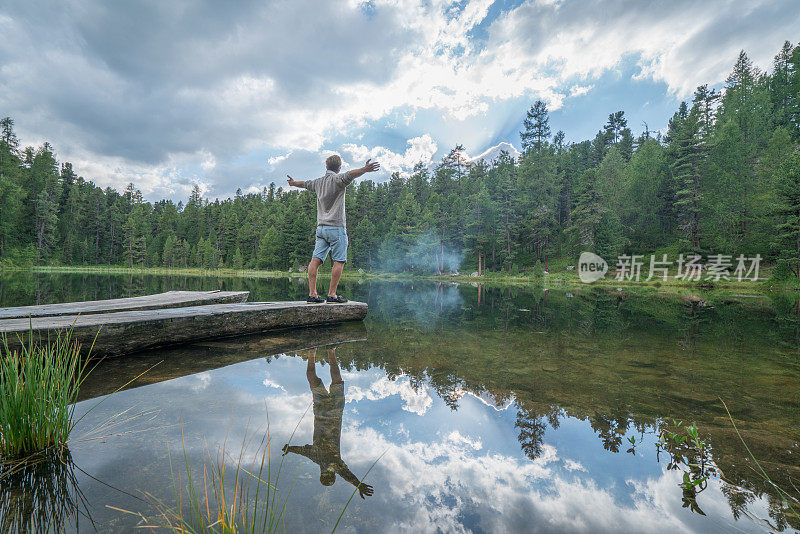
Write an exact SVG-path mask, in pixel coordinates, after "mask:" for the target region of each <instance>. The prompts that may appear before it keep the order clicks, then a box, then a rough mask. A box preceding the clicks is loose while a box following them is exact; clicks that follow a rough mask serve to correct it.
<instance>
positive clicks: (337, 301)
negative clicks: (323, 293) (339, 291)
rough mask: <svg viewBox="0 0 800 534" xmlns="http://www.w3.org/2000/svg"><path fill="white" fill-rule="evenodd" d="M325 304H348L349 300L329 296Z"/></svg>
mask: <svg viewBox="0 0 800 534" xmlns="http://www.w3.org/2000/svg"><path fill="white" fill-rule="evenodd" d="M325 302H336V303H337V304H344V303H345V302H347V299H346V298H344V297H339V296H336V297H331V296H330V295H328V298H327V299H325Z"/></svg>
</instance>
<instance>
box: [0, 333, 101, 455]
mask: <svg viewBox="0 0 800 534" xmlns="http://www.w3.org/2000/svg"><path fill="white" fill-rule="evenodd" d="M21 345H22V346H21V347H20V348H19V349H17V348H14V349H11V348H9V344H8V340H7V338H6V337H5V336H2V338H0V461H10V460H18V459H20V458H24V457H26V456H30V455H33V454H36V453H41V452H43V451H46V450H49V449H53V448H55V447H60V446H64V445H65V444H66V443H67V440H68V439H69V434H70V432H71V431H72V429H73V428H74V426H75V419H74V412H75V402H76V401H77V399H78V389H79V388H80V385H81V383H82V382H83V380H84V379H85V378H86V375H87V374H88V373H87V369H88V365H89V361H90V359H89V358H88V357H87V358H82V357H81V354H80V345H79V344H78V343H77V341H75V340H74V339H73V338H72V335H71V332H70V331H61V332H59V333H57V334H56V335H55V339H54V340H53V339H49V340H47V342H42V343H39V342H34V341H33V335H32V334H31V335H29V336H28V341H27V342H25V343H22V344H21Z"/></svg>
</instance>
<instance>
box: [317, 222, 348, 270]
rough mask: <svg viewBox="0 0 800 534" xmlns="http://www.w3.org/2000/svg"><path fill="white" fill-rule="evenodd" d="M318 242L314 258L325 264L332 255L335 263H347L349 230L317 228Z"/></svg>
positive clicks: (338, 227)
mask: <svg viewBox="0 0 800 534" xmlns="http://www.w3.org/2000/svg"><path fill="white" fill-rule="evenodd" d="M316 237H317V239H316V242H315V243H314V254H313V256H312V258H319V259H320V260H322V261H323V262H324V261H325V258H326V257H328V252H329V251H330V253H331V259H332V260H333V261H341V262H346V261H347V229H346V228H344V227H343V226H326V225H324V224H321V225H319V226H317V233H316Z"/></svg>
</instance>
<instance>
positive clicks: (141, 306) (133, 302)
mask: <svg viewBox="0 0 800 534" xmlns="http://www.w3.org/2000/svg"><path fill="white" fill-rule="evenodd" d="M249 294H250V292H249V291H167V292H166V293H159V294H157V295H143V296H141V297H128V298H121V299H109V300H90V301H86V302H62V303H59V304H42V305H38V306H17V307H13V308H0V319H14V318H18V317H25V318H27V317H55V316H59V315H78V314H80V315H90V314H95V313H108V312H121V311H131V310H157V309H161V308H176V307H181V306H200V305H203V304H225V303H229V302H245V301H247V296H248V295H249Z"/></svg>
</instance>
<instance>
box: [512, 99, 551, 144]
mask: <svg viewBox="0 0 800 534" xmlns="http://www.w3.org/2000/svg"><path fill="white" fill-rule="evenodd" d="M522 124H523V128H524V130H523V131H522V132H521V133H520V134H519V136H520V141H521V142H522V152H523V153H525V152H528V151H531V150H533V151H535V152H539V151H541V150H542V148H544V146H545V144H546V143H547V142H548V140H549V139H550V115H549V114H548V111H547V104H545V103H544V102H543V101H542V100H537V101H536V102H534V104H533V105H532V106H531V109H529V110H528V113H527V114H526V116H525V120H524V121H523V123H522Z"/></svg>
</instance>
